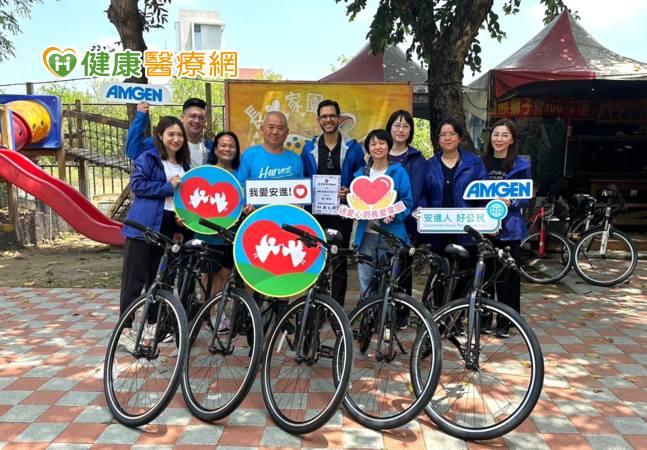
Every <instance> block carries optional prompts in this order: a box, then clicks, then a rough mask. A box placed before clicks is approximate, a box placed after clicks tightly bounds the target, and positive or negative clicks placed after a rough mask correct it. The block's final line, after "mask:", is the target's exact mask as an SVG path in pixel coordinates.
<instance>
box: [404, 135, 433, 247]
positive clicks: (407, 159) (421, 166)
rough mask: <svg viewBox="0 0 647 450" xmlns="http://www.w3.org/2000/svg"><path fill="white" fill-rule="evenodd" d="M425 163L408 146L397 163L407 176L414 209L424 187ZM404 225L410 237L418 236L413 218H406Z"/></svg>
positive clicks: (424, 160)
mask: <svg viewBox="0 0 647 450" xmlns="http://www.w3.org/2000/svg"><path fill="white" fill-rule="evenodd" d="M426 161H427V160H426V159H425V157H424V155H423V154H422V153H421V152H420V150H418V149H416V148H415V147H412V146H410V145H409V147H408V148H407V153H406V154H405V156H404V158H403V159H402V160H400V161H399V162H400V164H401V165H402V167H404V168H405V169H406V171H407V173H408V174H409V180H410V182H411V195H412V196H413V203H412V205H414V207H415V206H416V205H418V204H420V196H421V195H422V190H423V188H424V186H425V175H426V173H427V171H426V168H427V166H426V164H425V162H426ZM405 224H406V226H407V233H409V236H410V237H414V236H417V235H418V226H417V224H416V219H415V218H414V217H413V216H409V217H407V220H406V222H405Z"/></svg>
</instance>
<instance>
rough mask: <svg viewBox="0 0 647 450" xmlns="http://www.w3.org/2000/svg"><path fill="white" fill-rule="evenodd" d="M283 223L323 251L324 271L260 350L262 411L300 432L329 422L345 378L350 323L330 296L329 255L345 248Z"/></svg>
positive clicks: (287, 428) (285, 427) (305, 242)
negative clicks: (261, 358)
mask: <svg viewBox="0 0 647 450" xmlns="http://www.w3.org/2000/svg"><path fill="white" fill-rule="evenodd" d="M282 228H283V229H284V230H286V231H289V232H290V233H292V234H294V235H295V236H297V237H298V239H299V240H300V241H301V242H302V243H303V245H305V246H306V247H310V248H314V247H317V246H321V247H322V249H323V251H325V252H326V264H325V267H324V271H323V272H322V273H321V275H320V276H319V278H318V279H317V282H316V283H315V285H314V286H313V287H311V288H310V289H308V291H307V293H306V295H305V296H303V297H301V298H299V299H297V300H295V301H294V302H292V303H290V304H289V305H288V306H287V309H286V310H285V311H284V312H283V313H282V314H281V315H280V316H279V317H278V318H277V319H276V323H275V324H274V326H273V327H272V328H271V329H270V331H269V333H268V339H267V347H266V348H265V352H264V355H263V367H262V371H261V386H262V392H263V399H264V401H265V405H266V406H267V410H268V412H269V414H270V416H271V417H272V419H273V420H274V422H275V423H276V424H277V425H278V426H279V427H281V428H282V429H283V430H285V431H287V432H289V433H293V434H302V433H309V432H312V431H314V430H316V429H318V428H320V427H321V426H323V425H324V424H325V423H326V422H328V420H329V419H330V417H332V415H333V414H334V413H335V411H336V410H337V407H338V406H339V404H340V403H341V401H342V399H343V397H344V393H345V392H346V387H347V385H348V381H349V377H350V372H351V364H352V334H351V329H350V323H349V321H348V318H347V317H346V314H345V313H344V310H343V309H342V307H341V306H340V305H339V304H338V303H337V302H336V301H335V300H334V299H332V298H331V297H330V288H329V286H330V280H331V277H332V273H331V267H332V258H333V256H335V255H338V254H340V255H343V254H344V253H345V252H347V250H344V249H339V248H337V246H335V245H329V244H328V243H327V242H326V241H324V240H323V239H320V238H319V237H317V236H315V235H312V234H310V233H308V232H306V231H303V230H300V229H298V228H295V227H293V226H291V225H287V224H284V225H283V226H282ZM289 329H293V330H294V333H290V331H289ZM333 361H336V362H337V364H333Z"/></svg>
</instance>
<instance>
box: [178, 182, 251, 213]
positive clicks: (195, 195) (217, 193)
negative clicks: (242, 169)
mask: <svg viewBox="0 0 647 450" xmlns="http://www.w3.org/2000/svg"><path fill="white" fill-rule="evenodd" d="M180 197H181V198H182V203H183V204H184V206H185V207H186V209H187V210H189V211H191V212H193V213H195V214H197V215H199V216H200V217H202V218H203V219H211V218H213V217H227V216H228V215H230V214H231V213H232V211H234V210H235V209H236V208H237V207H238V204H239V203H240V195H238V190H237V189H236V187H235V186H234V185H232V184H230V183H225V182H219V183H216V184H214V185H210V184H209V182H208V181H207V180H205V179H204V178H198V177H194V178H189V179H188V180H186V181H184V182H183V183H182V184H180ZM214 199H218V201H215V200H214ZM220 200H224V201H226V202H227V203H226V205H225V204H224V203H221V202H220Z"/></svg>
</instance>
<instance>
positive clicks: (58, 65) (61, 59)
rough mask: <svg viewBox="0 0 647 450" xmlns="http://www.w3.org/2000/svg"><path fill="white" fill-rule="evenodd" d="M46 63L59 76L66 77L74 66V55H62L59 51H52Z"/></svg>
mask: <svg viewBox="0 0 647 450" xmlns="http://www.w3.org/2000/svg"><path fill="white" fill-rule="evenodd" d="M47 65H48V66H49V69H50V70H51V71H52V72H54V73H55V74H56V75H58V76H59V77H61V78H62V77H66V76H68V75H69V74H70V72H72V71H73V70H74V67H76V56H75V55H72V54H67V55H62V54H60V53H52V54H51V55H49V57H48V58H47Z"/></svg>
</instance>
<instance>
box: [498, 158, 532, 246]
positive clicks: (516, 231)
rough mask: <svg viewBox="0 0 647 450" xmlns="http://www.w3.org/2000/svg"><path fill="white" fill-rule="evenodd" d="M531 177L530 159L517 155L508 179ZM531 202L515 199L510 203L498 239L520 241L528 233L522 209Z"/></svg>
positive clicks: (526, 178)
mask: <svg viewBox="0 0 647 450" xmlns="http://www.w3.org/2000/svg"><path fill="white" fill-rule="evenodd" d="M531 178H532V174H531V172H530V161H528V160H527V159H524V158H519V157H517V159H516V160H515V162H514V165H513V166H512V169H510V172H508V174H507V175H506V177H505V179H506V180H510V179H517V180H529V179H531ZM529 203H530V201H529V200H513V201H512V203H510V206H508V215H507V216H506V217H505V219H503V223H502V224H501V230H500V231H499V233H498V234H497V239H499V240H501V241H519V240H521V239H523V238H525V237H526V236H527V235H528V228H527V227H526V222H525V220H523V216H522V215H521V209H522V208H524V207H526V206H527V205H528V204H529Z"/></svg>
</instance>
